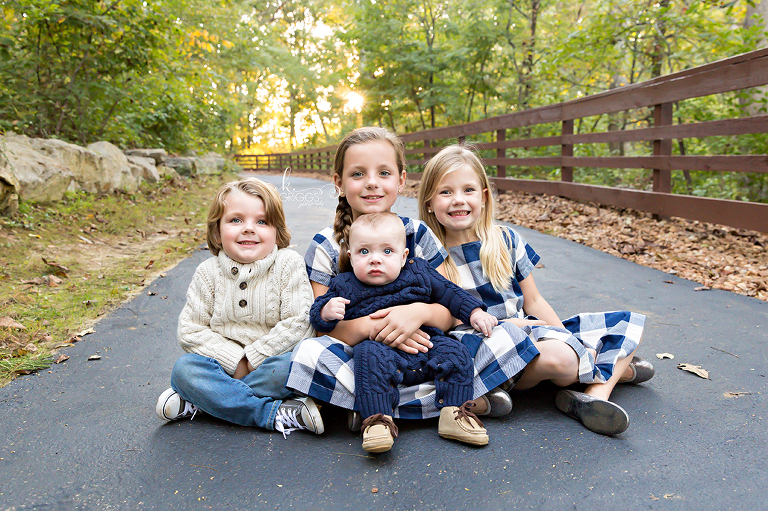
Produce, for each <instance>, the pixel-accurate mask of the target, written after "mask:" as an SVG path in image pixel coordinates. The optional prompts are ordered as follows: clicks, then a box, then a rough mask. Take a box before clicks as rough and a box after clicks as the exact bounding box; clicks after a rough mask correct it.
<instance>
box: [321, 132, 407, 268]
mask: <svg viewBox="0 0 768 511" xmlns="http://www.w3.org/2000/svg"><path fill="white" fill-rule="evenodd" d="M378 141H386V142H389V143H390V144H392V149H393V150H394V151H395V161H396V162H397V170H398V172H399V173H400V174H404V173H405V147H404V146H403V141H402V140H400V138H398V136H397V135H395V134H394V133H392V132H391V131H389V130H388V129H386V128H380V127H377V126H368V127H363V128H357V129H356V130H354V131H352V132H351V133H349V134H348V135H347V136H346V137H344V139H343V140H342V141H341V142H340V143H339V145H338V146H337V147H336V156H335V157H334V160H333V173H334V175H336V176H339V181H341V180H342V178H343V177H344V156H345V155H346V153H347V149H349V148H350V147H352V146H353V145H355V144H364V143H366V142H378ZM351 225H352V207H351V206H350V205H349V202H348V201H347V198H346V197H343V196H341V195H339V204H338V205H337V206H336V216H335V217H334V219H333V237H334V239H335V240H336V242H337V243H338V244H339V245H340V247H341V248H340V250H339V261H338V264H339V268H342V267H347V266H348V265H347V264H346V259H347V257H348V256H347V241H348V240H349V227H350V226H351Z"/></svg>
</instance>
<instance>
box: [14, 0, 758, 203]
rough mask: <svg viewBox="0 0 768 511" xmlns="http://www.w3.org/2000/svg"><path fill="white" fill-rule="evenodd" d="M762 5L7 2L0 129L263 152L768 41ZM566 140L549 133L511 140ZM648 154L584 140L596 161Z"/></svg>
mask: <svg viewBox="0 0 768 511" xmlns="http://www.w3.org/2000/svg"><path fill="white" fill-rule="evenodd" d="M751 1H752V0H736V1H729V2H726V3H714V2H711V1H708V0H689V1H686V2H671V1H670V0H659V1H655V2H650V1H648V0H622V1H617V0H589V1H584V2H576V3H574V2H556V1H554V0H515V1H511V0H462V1H458V0H391V1H378V0H349V1H346V2H342V3H340V2H336V1H332V0H306V1H303V2H298V1H296V0H285V1H273V0H261V1H257V2H252V1H251V0H247V1H246V0H205V1H204V0H165V1H163V2H144V1H143V0H23V1H22V0H6V1H5V2H3V3H2V7H0V9H2V10H0V12H1V13H2V17H0V34H1V35H0V131H5V130H12V131H17V132H21V133H25V134H27V135H31V136H46V137H50V136H52V137H58V138H63V139H66V140H70V141H73V142H76V143H90V142H93V141H95V140H97V139H106V140H109V141H111V142H113V143H115V144H117V145H118V146H121V147H124V148H127V147H132V146H160V147H164V148H166V149H167V150H168V151H170V152H174V153H184V152H188V151H196V150H209V149H210V148H214V149H215V150H218V151H220V152H226V151H231V152H234V151H243V152H251V153H264V152H287V151H293V150H300V149H302V148H304V147H312V146H315V147H317V146H325V145H330V144H333V143H335V142H337V141H338V140H339V138H340V137H341V136H343V135H344V134H345V133H346V132H348V131H349V130H351V129H352V128H354V127H355V126H358V125H360V124H361V123H362V124H378V125H383V126H388V127H390V128H391V129H393V130H394V131H396V132H398V133H407V132H411V131H417V130H422V129H428V128H432V127H442V126H448V125H452V124H458V123H464V122H471V121H475V120H479V119H483V118H488V117H492V116H497V115H502V114H506V113H510V112H517V111H521V110H525V109H530V108H535V107H539V106H545V105H551V104H554V103H559V102H563V101H568V100H572V99H576V98H580V97H584V96H586V95H590V94H596V93H600V92H604V91H607V90H610V89H614V88H617V87H623V86H626V85H628V84H633V83H638V82H641V81H645V80H648V79H651V78H653V77H656V76H660V75H663V74H669V73H673V72H676V71H680V70H683V69H686V68H690V67H692V66H697V65H702V64H706V63H709V62H713V61H716V60H719V59H723V58H726V57H729V56H732V55H736V54H739V53H744V52H747V51H751V50H754V49H756V48H759V47H762V46H765V21H766V20H760V19H757V18H754V19H753V18H749V12H751V11H748V7H749V6H750V5H751V4H750V2H751ZM762 1H768V0H762ZM351 92H354V93H356V94H358V95H360V96H362V97H363V98H364V103H363V105H362V108H361V111H358V109H356V108H354V107H351V106H350V105H349V104H348V95H349V94H350V93H351ZM767 105H768V101H767V99H766V93H765V91H751V92H749V93H740V94H728V95H721V96H717V97H705V98H698V99H695V100H689V101H685V102H683V103H681V104H680V105H677V107H676V111H675V122H681V123H687V122H695V121H702V120H715V119H723V118H731V117H738V116H742V115H756V114H760V113H765V112H766V111H767ZM650 119H651V115H650V112H649V111H648V110H647V109H640V110H637V111H630V112H619V113H616V114H611V115H605V116H600V117H598V118H594V119H580V120H578V121H577V126H576V128H575V131H576V132H577V133H589V132H592V131H606V130H627V129H636V128H640V127H647V126H650ZM558 133H559V127H558V126H539V127H534V128H525V129H522V130H521V131H519V132H515V130H509V132H508V134H507V136H508V138H512V137H516V136H520V137H530V136H542V137H543V136H551V135H556V134H558ZM487 141H491V140H490V139H489V140H487ZM764 148H765V140H764V137H763V138H761V137H747V136H741V137H728V138H727V139H722V140H720V139H716V138H711V139H704V140H687V141H685V144H684V145H681V146H678V145H677V143H676V144H675V150H676V151H686V153H687V154H758V153H761V152H765V149H764ZM554 150H556V148H529V149H515V150H510V151H509V152H508V154H510V155H512V154H514V155H516V156H520V157H525V156H546V155H551V154H553V152H552V151H554ZM648 151H649V147H648V145H647V144H634V145H633V144H613V145H608V144H603V145H601V144H594V145H581V146H578V147H577V148H576V152H577V155H581V156H606V155H610V154H624V155H646V154H648ZM487 156H495V154H488V155H487ZM510 172H517V173H520V175H528V176H532V177H533V176H538V177H544V176H548V175H550V174H552V173H553V172H555V173H556V171H553V170H552V169H546V168H542V169H510ZM646 174H647V173H643V172H639V173H638V172H636V171H625V170H622V169H607V170H586V169H583V170H578V169H577V171H576V178H577V179H584V182H595V183H603V184H609V183H610V184H615V185H617V186H635V187H641V188H643V187H647V186H648V183H649V180H648V176H647V175H646ZM673 186H674V187H675V189H676V190H679V191H688V192H689V193H696V194H706V195H714V196H724V197H733V198H736V197H739V198H745V197H757V198H759V197H765V191H764V190H765V182H764V179H763V178H762V177H754V176H735V175H730V174H716V175H708V174H697V173H690V174H685V175H682V174H681V175H679V176H678V175H675V176H674V180H673ZM760 200H762V199H760Z"/></svg>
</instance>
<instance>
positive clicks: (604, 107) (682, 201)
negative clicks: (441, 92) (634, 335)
mask: <svg viewBox="0 0 768 511" xmlns="http://www.w3.org/2000/svg"><path fill="white" fill-rule="evenodd" d="M766 84H768V48H765V49H762V50H758V51H754V52H750V53H745V54H743V55H738V56H735V57H731V58H728V59H724V60H721V61H718V62H715V63H712V64H708V65H705V66H700V67H696V68H691V69H688V70H685V71H681V72H679V73H675V74H671V75H667V76H662V77H659V78H656V79H654V80H649V81H647V82H642V83H638V84H633V85H629V86H626V87H621V88H617V89H613V90H610V91H607V92H604V93H601V94H595V95H593V96H587V97H584V98H580V99H576V100H573V101H568V102H564V103H558V104H555V105H549V106H544V107H540V108H534V109H531V110H526V111H522V112H516V113H511V114H506V115H502V116H498V117H493V118H488V119H483V120H480V121H475V122H470V123H466V124H460V125H455V126H448V127H444V128H436V129H431V130H424V131H419V132H415V133H407V134H401V135H400V138H401V139H402V140H403V142H405V144H406V147H407V149H406V153H407V157H408V158H409V160H408V163H409V165H423V164H424V163H426V162H427V161H428V159H429V158H430V157H431V156H432V155H433V154H435V153H437V152H438V151H439V150H440V148H441V147H443V146H445V145H448V144H450V143H455V142H456V141H459V142H461V141H464V140H468V139H469V140H472V139H489V140H495V141H493V142H486V143H476V144H474V145H475V147H477V148H478V149H479V150H482V151H485V152H487V151H494V150H495V157H490V158H488V157H486V158H484V161H485V163H486V165H487V166H489V167H490V168H494V167H495V170H496V177H491V181H492V182H493V183H494V185H495V186H496V187H497V189H499V190H519V191H525V192H529V193H537V194H549V195H557V196H561V197H567V198H571V199H576V200H582V201H593V202H597V203H600V204H607V205H612V206H618V207H627V208H634V209H638V210H641V211H647V212H650V213H653V214H656V215H659V216H677V217H682V218H686V219H690V220H700V221H705V222H713V223H719V224H724V225H729V226H732V227H737V228H744V229H754V230H757V231H761V232H768V204H762V203H754V202H745V201H734V200H724V199H712V198H706V197H696V196H692V195H681V194H673V193H672V170H682V171H691V170H703V171H716V172H749V173H766V172H768V155H766V154H750V155H727V156H724V155H696V156H684V155H673V154H672V141H673V140H674V139H677V140H684V139H689V138H701V137H711V136H723V135H743V134H756V133H768V115H756V116H752V117H742V118H733V119H722V120H716V121H707V122H697V123H686V124H674V123H673V107H674V104H675V103H676V102H679V101H682V100H686V99H691V98H698V97H703V96H709V95H713V94H721V93H726V92H733V91H740V90H745V89H750V88H753V87H756V86H761V85H766ZM640 108H652V109H653V125H652V127H649V128H643V129H632V130H625V131H605V132H593V133H583V134H578V133H574V126H575V122H576V121H578V120H583V119H585V118H591V117H595V116H600V115H606V114H616V113H617V112H627V111H631V110H636V109H640ZM552 124H556V125H559V126H560V133H559V134H558V135H555V136H546V137H539V138H535V137H534V138H530V137H528V138H525V135H523V136H521V135H520V133H525V132H526V131H527V132H530V133H533V131H534V130H533V129H532V127H535V126H540V125H552ZM509 130H515V132H516V133H517V135H516V137H515V138H514V139H508V136H507V135H508V132H509ZM635 142H639V143H644V144H647V145H648V147H649V152H651V153H652V154H649V155H646V156H601V157H591V156H590V157H588V156H574V147H578V146H579V145H580V144H617V143H635ZM532 147H547V148H554V149H555V152H559V154H556V155H554V156H539V157H520V158H517V157H508V155H507V150H508V149H513V148H532ZM650 148H652V149H650ZM334 151H335V146H328V147H322V148H317V149H309V150H306V151H298V152H293V153H282V154H269V155H258V156H237V157H236V159H237V161H238V163H239V164H240V165H241V166H242V167H243V168H245V169H248V170H283V169H285V168H288V167H290V168H291V169H293V170H296V171H320V172H329V171H331V169H332V167H333V155H334ZM415 156H420V158H415ZM509 167H523V168H525V167H559V169H560V180H559V181H558V180H542V179H515V178H514V177H510V175H512V174H513V173H512V172H508V168H509ZM574 167H578V168H621V169H647V170H648V171H650V172H652V177H653V188H652V190H647V191H646V190H636V189H629V188H612V187H606V186H595V185H588V184H581V183H575V182H573V176H574V172H573V169H574ZM409 177H413V178H416V179H418V178H419V177H420V174H419V173H413V174H410V173H409Z"/></svg>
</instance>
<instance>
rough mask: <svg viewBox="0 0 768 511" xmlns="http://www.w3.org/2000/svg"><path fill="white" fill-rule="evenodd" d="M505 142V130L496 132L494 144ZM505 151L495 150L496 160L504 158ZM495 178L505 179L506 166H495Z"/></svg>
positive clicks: (500, 148)
mask: <svg viewBox="0 0 768 511" xmlns="http://www.w3.org/2000/svg"><path fill="white" fill-rule="evenodd" d="M506 140H507V130H506V129H502V130H496V142H498V143H502V142H504V141H506ZM506 157H507V150H506V149H505V148H504V147H497V148H496V158H506ZM496 177H507V166H506V165H496Z"/></svg>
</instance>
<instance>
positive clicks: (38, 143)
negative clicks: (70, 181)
mask: <svg viewBox="0 0 768 511" xmlns="http://www.w3.org/2000/svg"><path fill="white" fill-rule="evenodd" d="M29 140H30V146H31V147H32V148H34V149H35V150H37V151H39V152H40V153H42V154H44V155H45V156H48V157H49V158H52V159H54V160H56V161H58V162H59V163H60V164H61V165H63V166H64V167H66V168H67V169H69V170H70V171H71V172H72V174H73V175H74V177H75V182H76V186H73V188H75V189H82V190H85V191H87V192H90V193H95V192H104V191H108V190H107V189H106V188H105V186H104V183H103V181H104V180H103V177H102V176H103V172H102V169H101V166H100V164H99V155H98V154H96V153H95V152H93V151H89V150H88V149H86V148H84V147H81V146H78V145H74V144H70V143H68V142H64V141H63V140H56V139H44V138H32V139H29ZM25 200H26V199H25Z"/></svg>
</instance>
